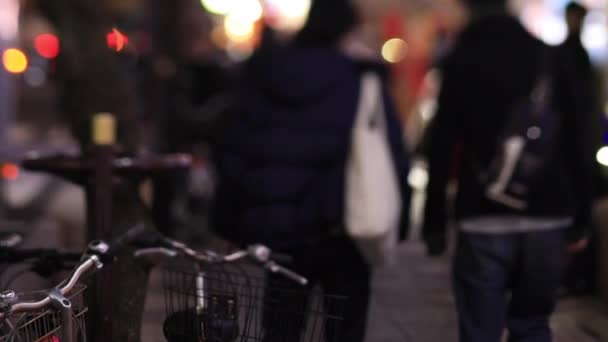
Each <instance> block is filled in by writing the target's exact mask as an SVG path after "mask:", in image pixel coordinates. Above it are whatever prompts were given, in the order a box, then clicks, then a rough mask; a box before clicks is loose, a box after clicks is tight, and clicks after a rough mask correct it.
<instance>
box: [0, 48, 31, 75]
mask: <svg viewBox="0 0 608 342" xmlns="http://www.w3.org/2000/svg"><path fill="white" fill-rule="evenodd" d="M2 64H4V68H5V69H6V71H8V72H10V73H13V74H21V73H23V72H25V70H26V69H27V65H28V60H27V56H25V53H23V51H21V50H19V49H6V50H5V51H4V53H3V54H2Z"/></svg>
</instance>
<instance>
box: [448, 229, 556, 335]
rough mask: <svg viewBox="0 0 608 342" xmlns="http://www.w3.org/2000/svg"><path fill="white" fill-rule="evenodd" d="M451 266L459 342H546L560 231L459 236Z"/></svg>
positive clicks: (553, 296) (551, 310)
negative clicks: (506, 336)
mask: <svg viewBox="0 0 608 342" xmlns="http://www.w3.org/2000/svg"><path fill="white" fill-rule="evenodd" d="M458 242H459V243H458V249H457V252H456V258H455V264H454V291H455V295H456V305H457V309H458V315H459V328H460V342H499V341H501V336H502V334H503V331H504V328H505V327H506V328H507V330H508V332H509V341H510V342H551V329H550V328H549V317H550V315H551V313H552V312H553V310H554V308H555V304H556V301H557V290H558V288H559V284H560V279H561V271H562V260H563V251H564V231H563V230H561V229H560V230H552V231H545V232H534V233H519V234H502V235H490V234H474V233H464V232H461V233H460V236H459V241H458Z"/></svg>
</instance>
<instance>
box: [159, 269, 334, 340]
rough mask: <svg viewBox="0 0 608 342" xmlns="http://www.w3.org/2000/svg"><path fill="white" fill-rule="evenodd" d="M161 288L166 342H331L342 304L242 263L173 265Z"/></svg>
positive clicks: (166, 270) (168, 270) (316, 291)
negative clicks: (200, 267)
mask: <svg viewBox="0 0 608 342" xmlns="http://www.w3.org/2000/svg"><path fill="white" fill-rule="evenodd" d="M163 287H164V295H165V306H166V311H167V318H166V320H165V323H164V325H163V331H164V334H165V337H166V338H167V340H168V341H169V342H178V341H179V342H201V341H204V342H254V341H264V342H298V341H300V342H317V341H327V342H334V341H338V338H339V335H340V323H341V321H342V317H343V314H344V304H345V300H346V299H345V298H343V297H339V296H329V295H323V294H322V293H321V292H320V291H319V290H316V289H311V288H307V287H302V286H300V285H298V284H295V283H292V282H290V281H288V280H286V279H284V278H282V277H281V276H278V275H268V276H266V275H265V274H264V273H263V271H259V270H258V269H256V268H254V267H253V266H251V265H244V264H236V265H230V266H227V265H221V266H220V265H214V266H211V267H209V266H205V270H204V272H200V271H197V267H195V266H194V265H190V266H186V265H184V264H181V265H175V264H173V265H170V266H168V267H166V268H165V271H164V272H163Z"/></svg>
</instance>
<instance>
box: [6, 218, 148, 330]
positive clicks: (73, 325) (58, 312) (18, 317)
mask: <svg viewBox="0 0 608 342" xmlns="http://www.w3.org/2000/svg"><path fill="white" fill-rule="evenodd" d="M144 231H145V227H144V226H141V225H140V226H136V227H134V228H132V229H130V230H129V231H127V233H125V234H123V235H121V236H120V237H119V238H117V239H114V240H113V241H112V242H111V243H108V242H105V241H101V240H100V241H93V242H91V243H90V244H89V246H88V248H87V250H86V252H85V253H84V255H83V256H82V258H81V260H80V262H79V263H78V265H77V266H76V267H75V268H74V270H73V271H72V272H71V274H70V276H69V277H68V278H67V279H66V280H64V281H63V282H61V283H60V284H59V285H58V286H56V287H54V288H52V289H50V290H47V291H39V292H32V293H17V292H15V291H12V290H4V291H2V292H1V293H0V342H77V341H79V342H80V341H81V342H86V329H85V325H84V315H85V313H86V311H87V308H86V306H85V305H84V302H83V300H82V294H83V291H84V290H85V288H86V287H85V286H84V285H82V284H81V283H80V280H81V278H83V277H84V276H86V275H89V274H91V273H94V272H96V271H98V270H100V269H101V268H103V267H104V266H105V265H106V264H108V263H111V262H112V260H113V257H114V255H115V253H116V251H117V250H118V249H120V248H122V247H123V246H124V245H126V244H128V243H129V242H131V241H133V240H134V239H136V238H137V236H138V235H139V234H141V233H142V232H144ZM14 253H15V254H19V253H23V252H17V251H15V252H14ZM26 254H27V253H26Z"/></svg>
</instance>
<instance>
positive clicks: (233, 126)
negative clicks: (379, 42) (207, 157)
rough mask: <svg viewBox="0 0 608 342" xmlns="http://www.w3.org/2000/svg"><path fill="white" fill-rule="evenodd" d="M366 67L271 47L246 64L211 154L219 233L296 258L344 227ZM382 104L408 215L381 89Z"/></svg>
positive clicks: (400, 155) (397, 146) (320, 52)
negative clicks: (232, 106) (347, 168)
mask: <svg viewBox="0 0 608 342" xmlns="http://www.w3.org/2000/svg"><path fill="white" fill-rule="evenodd" d="M367 69H368V68H367V67H364V66H362V65H361V64H358V63H355V62H354V61H353V60H351V59H349V58H348V57H347V56H345V55H344V54H342V53H340V52H339V51H337V50H333V49H328V48H314V47H310V48H304V47H299V48H298V47H271V48H268V49H266V50H264V51H262V52H260V53H259V54H258V55H256V56H254V57H253V58H252V59H251V60H250V62H249V63H248V65H247V66H246V68H245V74H244V77H243V83H242V91H241V94H240V96H239V104H238V106H239V108H238V110H236V112H235V116H234V117H233V120H231V122H230V123H229V124H228V127H227V130H226V132H225V133H226V134H225V137H224V143H223V144H222V146H221V147H220V149H219V152H218V155H217V166H218V171H219V189H218V194H217V203H216V208H215V211H214V217H215V219H214V225H215V229H216V230H217V231H218V232H219V233H220V234H221V235H223V236H224V237H227V238H229V239H231V240H234V241H236V242H238V243H240V244H251V243H264V244H267V245H269V246H270V247H271V248H273V249H276V250H282V251H293V250H294V249H296V248H306V247H307V246H308V247H309V248H310V247H314V246H315V245H316V243H317V242H318V241H319V240H320V239H323V238H324V237H326V236H328V234H329V231H330V229H332V228H340V227H342V226H343V215H344V173H345V162H346V158H347V155H348V151H349V148H350V134H351V128H352V125H353V121H354V118H355V113H356V110H357V103H358V96H359V88H360V78H361V74H362V72H364V71H365V70H367ZM384 97H385V104H386V113H387V120H388V129H389V139H390V143H391V147H392V152H393V157H394V160H395V163H396V165H395V167H396V168H397V172H398V174H399V175H400V180H401V184H402V188H401V191H402V194H403V197H404V206H403V207H404V210H403V213H404V214H407V212H408V210H407V201H406V200H405V199H406V198H407V195H408V190H407V189H408V188H407V181H406V179H407V173H408V166H409V165H408V159H407V156H406V154H405V153H406V151H405V148H404V145H403V139H402V133H401V129H400V124H399V121H398V117H397V113H396V111H395V108H394V106H393V105H392V102H391V101H390V100H389V96H388V92H386V89H385V93H384ZM402 221H403V226H405V225H406V220H405V216H404V219H403V220H402Z"/></svg>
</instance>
